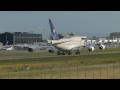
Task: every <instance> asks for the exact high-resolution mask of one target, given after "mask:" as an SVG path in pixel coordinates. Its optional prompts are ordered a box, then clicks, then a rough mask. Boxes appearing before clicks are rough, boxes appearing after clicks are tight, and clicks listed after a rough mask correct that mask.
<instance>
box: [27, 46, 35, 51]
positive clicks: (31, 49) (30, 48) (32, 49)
mask: <svg viewBox="0 0 120 90" xmlns="http://www.w3.org/2000/svg"><path fill="white" fill-rule="evenodd" d="M35 50H36V48H32V47H29V48H28V51H29V52H33V51H35Z"/></svg>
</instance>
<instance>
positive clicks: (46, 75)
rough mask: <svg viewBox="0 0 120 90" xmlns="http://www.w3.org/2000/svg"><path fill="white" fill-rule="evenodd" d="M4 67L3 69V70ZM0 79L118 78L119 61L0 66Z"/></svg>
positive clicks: (119, 77)
mask: <svg viewBox="0 0 120 90" xmlns="http://www.w3.org/2000/svg"><path fill="white" fill-rule="evenodd" d="M3 69H4V70H3ZM0 70H1V71H0V79H120V63H106V64H88V63H86V64H83V65H80V64H79V63H78V62H77V63H71V64H67V63H66V64H62V65H60V66H56V65H54V64H53V65H51V66H49V67H48V66H46V65H40V66H21V67H1V68H0Z"/></svg>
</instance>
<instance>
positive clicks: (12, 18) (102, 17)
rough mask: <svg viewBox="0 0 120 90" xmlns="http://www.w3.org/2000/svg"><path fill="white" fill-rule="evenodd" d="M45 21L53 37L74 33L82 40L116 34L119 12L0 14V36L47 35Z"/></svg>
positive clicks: (119, 25) (16, 12)
mask: <svg viewBox="0 0 120 90" xmlns="http://www.w3.org/2000/svg"><path fill="white" fill-rule="evenodd" d="M48 19H51V20H52V22H53V24H54V27H55V28H56V30H57V33H68V32H75V33H76V34H77V35H82V36H83V35H84V36H88V37H90V36H94V35H95V36H99V37H104V36H109V34H110V33H111V32H120V11H0V33H3V32H34V33H43V31H42V30H41V29H40V28H46V29H47V30H46V31H45V34H46V35H48V34H50V26H49V22H48Z"/></svg>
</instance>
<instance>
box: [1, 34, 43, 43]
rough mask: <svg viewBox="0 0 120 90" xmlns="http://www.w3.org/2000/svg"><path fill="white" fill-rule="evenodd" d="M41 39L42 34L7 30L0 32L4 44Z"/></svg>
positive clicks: (39, 40)
mask: <svg viewBox="0 0 120 90" xmlns="http://www.w3.org/2000/svg"><path fill="white" fill-rule="evenodd" d="M41 41H42V34H34V33H29V32H13V33H11V32H5V33H2V34H0V42H2V43H3V45H14V44H26V43H33V42H41Z"/></svg>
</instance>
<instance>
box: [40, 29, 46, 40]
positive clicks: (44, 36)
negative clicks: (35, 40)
mask: <svg viewBox="0 0 120 90" xmlns="http://www.w3.org/2000/svg"><path fill="white" fill-rule="evenodd" d="M40 30H43V32H44V35H43V40H45V30H47V29H46V28H40Z"/></svg>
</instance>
